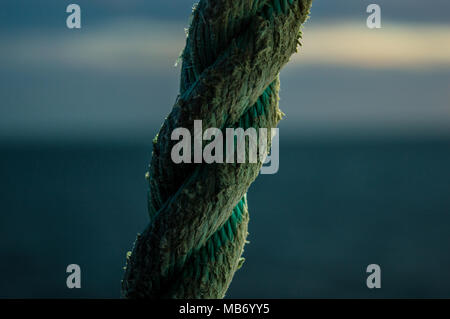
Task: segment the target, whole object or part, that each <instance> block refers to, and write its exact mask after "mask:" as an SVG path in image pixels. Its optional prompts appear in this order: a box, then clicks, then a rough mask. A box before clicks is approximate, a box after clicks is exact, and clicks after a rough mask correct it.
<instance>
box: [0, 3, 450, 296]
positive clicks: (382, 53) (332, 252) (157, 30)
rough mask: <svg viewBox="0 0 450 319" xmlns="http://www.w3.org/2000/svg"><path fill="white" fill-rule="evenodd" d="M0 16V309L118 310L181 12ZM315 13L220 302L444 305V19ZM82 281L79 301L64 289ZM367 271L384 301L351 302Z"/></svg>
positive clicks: (180, 36) (350, 8)
mask: <svg viewBox="0 0 450 319" xmlns="http://www.w3.org/2000/svg"><path fill="white" fill-rule="evenodd" d="M73 2H75V3H77V4H79V5H80V6H81V10H82V28H81V29H80V30H69V29H67V27H66V22H65V20H66V17H67V16H68V14H67V13H66V12H65V11H66V10H65V9H66V7H67V5H68V4H70V3H72V2H69V1H60V0H58V1H57V0H41V1H39V2H37V1H31V0H29V1H25V0H3V1H2V2H1V3H0V202H1V203H2V205H1V206H0V272H1V273H2V276H1V278H0V297H6V298H31V297H33V298H50V297H59V298H67V297H69V298H72V297H73V298H80V297H83V298H118V297H120V280H121V278H122V273H123V269H122V267H123V266H124V264H125V254H126V252H127V251H128V250H130V249H131V248H132V244H133V241H134V239H135V236H136V233H137V232H140V231H142V230H143V229H144V227H145V226H146V224H147V222H148V219H147V212H146V190H147V186H146V181H145V179H144V174H145V172H146V169H147V165H148V163H149V160H150V157H151V141H152V139H153V137H154V136H155V134H156V133H157V131H158V129H159V127H160V126H161V124H162V122H163V120H164V118H165V117H166V116H167V114H168V113H169V112H170V110H171V107H172V104H173V103H174V101H175V98H176V95H177V92H178V84H179V79H178V76H179V71H180V67H175V66H174V64H175V62H176V61H177V58H178V56H179V54H180V52H181V50H182V48H183V47H184V41H185V31H184V28H187V27H188V17H189V15H190V12H191V8H192V6H193V1H191V0H170V1H166V0H152V1H144V0H128V1H119V0H108V1H106V0H96V1H87V0H77V1H73ZM370 3H372V2H371V1H361V0H347V1H333V0H316V1H314V3H313V9H312V14H311V19H310V21H309V22H308V23H307V24H306V25H305V27H304V29H303V31H304V37H303V41H302V42H303V46H302V47H301V49H300V50H299V53H298V54H296V55H295V56H294V57H293V58H292V61H291V62H290V63H289V64H288V66H287V67H286V68H285V69H284V70H283V71H282V73H281V82H282V89H281V101H280V108H281V109H282V110H283V111H284V112H285V113H286V118H285V119H284V120H283V121H282V122H281V124H280V171H279V172H278V174H276V175H263V176H260V177H259V178H258V179H257V180H256V182H255V183H254V184H253V185H252V186H251V188H250V190H249V193H248V200H249V207H250V218H251V220H250V225H249V233H250V235H249V238H248V240H249V241H250V244H248V245H247V246H246V248H245V252H244V257H245V258H246V262H245V264H244V267H243V268H242V269H240V270H239V271H238V272H237V273H236V276H235V278H234V280H233V282H232V285H231V287H230V290H229V293H228V295H227V297H230V298H311V297H327V298H370V297H376V298H382V297H389V298H391V297H396V298H405V297H414V298H429V297H439V298H442V297H447V298H449V297H450V271H449V269H450V196H449V195H450V164H449V163H450V18H449V16H450V2H449V1H444V0H433V1H419V0H396V1H387V0H379V1H377V3H378V4H379V5H380V6H381V8H382V28H381V29H375V30H371V29H368V28H367V26H366V19H367V16H368V15H369V14H368V13H366V7H367V5H368V4H370ZM72 263H75V264H79V265H80V266H81V271H82V288H81V289H73V290H70V289H68V288H67V287H66V277H67V275H68V274H66V272H65V270H66V267H67V265H68V264H72ZM373 263H374V264H379V265H380V266H381V270H382V288H381V289H376V290H370V289H368V288H367V287H366V278H367V275H368V274H366V272H365V271H366V267H367V265H369V264H373Z"/></svg>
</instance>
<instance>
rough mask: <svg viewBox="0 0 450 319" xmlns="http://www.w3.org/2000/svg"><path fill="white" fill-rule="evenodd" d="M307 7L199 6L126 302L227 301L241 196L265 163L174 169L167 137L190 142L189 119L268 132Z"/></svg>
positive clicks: (243, 203) (304, 3)
mask: <svg viewBox="0 0 450 319" xmlns="http://www.w3.org/2000/svg"><path fill="white" fill-rule="evenodd" d="M311 1H312V0H240V1H236V0H200V2H199V3H198V5H197V6H196V7H195V8H194V11H193V17H192V22H191V25H190V28H189V34H188V38H187V41H186V46H185V49H184V51H183V54H182V60H183V65H182V70H181V84H180V94H179V96H178V99H177V101H176V103H175V105H174V107H173V109H172V112H171V113H170V115H169V116H168V117H167V119H166V120H165V122H164V124H163V126H162V127H161V129H160V131H159V134H158V135H157V137H156V138H155V139H154V141H153V154H152V161H151V164H150V168H149V172H148V174H147V178H148V180H149V185H150V187H149V188H150V189H149V201H148V207H149V215H150V219H151V221H150V223H149V225H148V226H147V228H146V229H145V230H144V232H143V233H142V234H140V235H138V237H137V240H136V242H135V245H134V248H133V252H132V253H129V254H128V256H127V266H126V270H125V275H124V279H123V281H122V293H123V295H124V296H125V297H127V298H223V297H224V295H225V293H226V291H227V289H228V286H229V285H230V282H231V280H232V278H233V275H234V273H235V271H236V270H237V269H238V268H239V267H240V265H241V264H242V261H243V259H242V258H241V255H242V252H243V248H244V244H245V239H246V237H247V225H248V220H249V216H248V208H247V199H246V192H247V189H248V188H249V186H250V184H251V183H252V182H253V181H254V180H255V178H256V177H257V176H258V173H259V171H260V169H261V165H262V163H261V162H258V163H256V164H254V163H243V164H230V163H213V164H204V163H203V164H187V163H182V164H175V163H173V161H172V159H171V150H172V147H173V146H174V145H175V143H176V142H175V141H172V140H171V133H172V131H173V130H174V129H176V128H179V127H183V128H187V129H189V130H190V132H191V134H192V136H193V132H194V120H202V124H203V127H207V128H210V127H216V128H220V129H222V130H225V128H228V127H229V128H237V127H241V128H244V129H247V128H249V127H254V128H267V129H268V130H269V132H270V129H271V128H275V127H276V126H277V124H278V122H279V121H280V119H281V117H282V113H281V111H280V110H279V108H278V90H279V80H278V75H279V72H280V70H281V68H282V67H283V66H284V65H285V64H286V63H287V62H288V60H289V58H290V56H291V55H292V54H293V53H295V52H296V51H297V45H298V44H299V39H300V37H301V32H300V27H301V25H302V23H303V22H305V21H306V19H307V16H308V14H309V9H310V6H311ZM270 142H271V137H270V134H268V136H267V143H268V145H270ZM246 151H247V152H248V151H249V149H248V148H247V149H246ZM247 158H248V157H247ZM192 163H193V161H192Z"/></svg>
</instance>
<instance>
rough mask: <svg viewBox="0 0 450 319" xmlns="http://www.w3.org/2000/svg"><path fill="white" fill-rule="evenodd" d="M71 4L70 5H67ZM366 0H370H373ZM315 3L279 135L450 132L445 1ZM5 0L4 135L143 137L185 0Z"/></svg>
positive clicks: (170, 70) (0, 61) (170, 67)
mask: <svg viewBox="0 0 450 319" xmlns="http://www.w3.org/2000/svg"><path fill="white" fill-rule="evenodd" d="M72 2H75V1H72ZM372 2H373V1H372ZM372 2H371V1H357V0H348V1H334V0H316V1H314V3H313V9H312V13H311V18H310V20H309V21H308V22H307V23H306V25H305V26H304V29H303V34H304V36H303V40H302V44H303V45H302V47H301V48H300V50H299V53H297V54H296V55H294V56H293V57H292V59H291V61H290V63H289V64H288V65H287V66H286V68H285V69H283V71H282V73H281V81H282V89H281V101H280V108H281V109H282V110H283V111H284V112H285V113H286V114H287V116H286V119H285V120H284V121H282V123H281V125H280V127H281V134H283V133H284V134H286V136H291V137H295V138H311V137H318V136H325V137H327V136H329V137H336V136H342V137H349V136H353V137H354V136H391V137H392V136H394V137H395V136H414V137H416V136H429V135H431V136H436V135H438V136H450V19H449V18H448V13H449V12H450V2H449V1H443V0H434V1H416V0H396V1H378V2H377V3H378V4H379V5H380V6H381V9H382V28H381V29H368V28H367V26H366V19H367V16H368V14H367V13H366V6H367V5H368V4H369V3H372ZM69 3H71V2H68V1H56V0H43V1H39V3H37V2H36V1H24V0H4V1H2V4H1V8H2V9H1V10H0V48H1V50H0V99H1V100H0V101H1V104H0V140H16V139H50V140H51V139H89V140H90V139H95V138H99V139H114V140H117V139H127V140H130V139H131V140H147V139H149V138H152V137H153V135H154V134H155V133H156V132H157V130H158V128H159V127H160V125H161V123H162V121H163V119H164V118H165V116H166V115H167V114H168V113H169V112H170V109H171V106H172V104H173V102H174V101H175V98H176V94H177V91H178V83H179V80H178V76H179V70H180V68H179V67H175V62H176V61H177V58H178V56H179V54H180V52H181V50H182V48H183V46H184V41H185V30H184V29H185V28H186V27H187V21H188V17H189V14H190V11H191V8H192V5H193V1H188V0H176V1H175V0H171V1H165V0H152V1H143V0H130V1H126V2H125V1H118V0H114V1H111V0H109V1H106V0H97V1H95V2H92V1H84V0H83V1H78V2H76V3H78V4H79V5H80V6H81V9H82V28H81V30H69V29H67V28H66V26H65V19H66V17H67V13H65V7H66V5H68V4H69Z"/></svg>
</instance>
